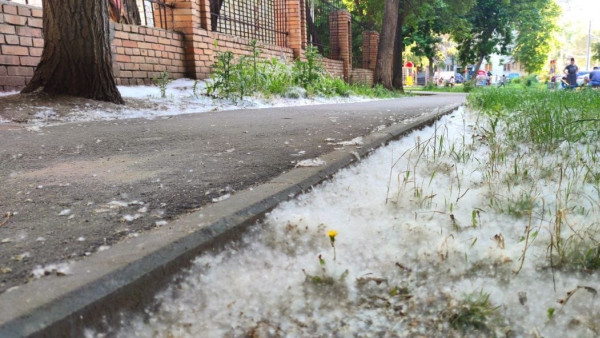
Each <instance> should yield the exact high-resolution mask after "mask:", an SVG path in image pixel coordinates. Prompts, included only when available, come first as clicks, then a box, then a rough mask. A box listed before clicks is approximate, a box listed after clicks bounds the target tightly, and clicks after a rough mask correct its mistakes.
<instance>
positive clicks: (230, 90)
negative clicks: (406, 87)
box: [194, 42, 402, 101]
mask: <svg viewBox="0 0 600 338" xmlns="http://www.w3.org/2000/svg"><path fill="white" fill-rule="evenodd" d="M251 46H252V53H251V54H250V55H249V56H242V57H240V58H238V59H237V60H236V59H235V57H234V55H233V53H232V52H224V53H220V54H219V55H218V57H217V63H216V64H215V66H214V67H213V73H212V77H211V79H212V81H211V82H209V83H207V94H208V95H210V96H213V97H217V98H226V99H230V100H234V101H235V100H238V99H243V98H244V97H246V96H248V95H251V94H253V93H262V94H263V95H264V96H267V97H269V96H272V95H279V96H285V97H290V98H300V97H304V96H306V95H307V94H308V95H321V96H327V97H330V96H342V97H345V96H350V95H362V96H368V97H377V98H391V97H399V96H402V94H401V93H400V92H392V91H389V90H387V89H385V88H383V86H381V85H378V86H375V87H374V88H371V87H368V86H364V85H358V84H355V85H349V84H347V83H346V82H344V80H342V79H340V78H336V77H332V76H329V75H328V74H326V72H325V69H324V67H323V65H322V64H321V61H320V55H319V54H318V51H317V50H316V49H315V48H313V47H309V48H307V50H306V58H305V60H297V61H295V63H294V64H293V65H291V66H290V65H288V64H285V63H283V62H280V61H278V59H277V58H272V59H270V60H262V59H260V54H261V51H260V49H259V48H258V46H257V45H256V42H253V43H252V45H251ZM195 87H196V86H195ZM194 93H196V89H195V90H194Z"/></svg>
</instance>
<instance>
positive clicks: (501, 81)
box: [499, 74, 506, 87]
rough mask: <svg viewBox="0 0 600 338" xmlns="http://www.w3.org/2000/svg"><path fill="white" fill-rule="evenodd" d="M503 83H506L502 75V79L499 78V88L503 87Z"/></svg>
mask: <svg viewBox="0 0 600 338" xmlns="http://www.w3.org/2000/svg"><path fill="white" fill-rule="evenodd" d="M505 83H506V75H504V74H502V77H501V78H500V86H499V87H504V84H505Z"/></svg>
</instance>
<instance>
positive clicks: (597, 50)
mask: <svg viewBox="0 0 600 338" xmlns="http://www.w3.org/2000/svg"><path fill="white" fill-rule="evenodd" d="M592 59H594V60H596V61H600V42H596V43H593V44H592Z"/></svg>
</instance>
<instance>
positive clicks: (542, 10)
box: [513, 0, 560, 73]
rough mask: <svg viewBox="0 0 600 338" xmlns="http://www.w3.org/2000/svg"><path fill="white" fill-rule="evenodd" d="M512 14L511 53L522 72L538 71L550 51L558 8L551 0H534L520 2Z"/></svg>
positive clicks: (556, 27)
mask: <svg viewBox="0 0 600 338" xmlns="http://www.w3.org/2000/svg"><path fill="white" fill-rule="evenodd" d="M516 14H517V16H516V18H517V23H516V29H517V30H518V34H517V38H516V41H515V47H514V50H513V56H514V58H515V60H516V61H518V62H520V63H521V64H522V65H523V67H525V71H526V72H528V73H537V72H540V71H541V70H542V68H543V67H544V65H545V63H546V60H547V59H548V54H549V53H550V49H551V42H552V35H553V34H554V32H556V31H557V30H558V26H557V24H556V21H557V19H558V16H559V14H560V8H559V6H558V5H557V4H556V3H555V2H554V1H547V0H534V1H528V2H524V3H520V4H519V5H518V8H517V12H516Z"/></svg>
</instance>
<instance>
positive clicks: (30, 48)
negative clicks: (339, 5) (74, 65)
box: [0, 0, 351, 91]
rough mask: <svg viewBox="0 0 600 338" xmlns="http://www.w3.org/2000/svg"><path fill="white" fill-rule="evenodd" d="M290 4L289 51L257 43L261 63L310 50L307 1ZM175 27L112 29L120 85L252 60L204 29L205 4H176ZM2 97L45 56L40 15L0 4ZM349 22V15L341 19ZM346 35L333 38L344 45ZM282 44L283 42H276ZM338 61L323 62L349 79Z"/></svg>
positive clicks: (192, 0)
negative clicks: (226, 55) (224, 59)
mask: <svg viewBox="0 0 600 338" xmlns="http://www.w3.org/2000/svg"><path fill="white" fill-rule="evenodd" d="M278 1H280V2H285V3H286V4H287V11H288V13H287V14H288V17H287V18H286V19H287V20H286V21H287V24H288V29H289V30H290V34H289V36H288V37H287V39H286V40H287V43H288V47H282V46H274V45H265V44H262V43H259V47H260V49H261V50H262V55H261V57H262V58H272V57H277V58H279V59H280V60H281V59H283V60H286V61H289V62H291V61H292V60H293V59H294V57H303V49H302V48H301V47H302V46H305V45H306V41H305V40H306V33H305V31H303V29H305V27H303V25H302V23H301V21H302V13H303V11H304V6H303V5H302V4H303V3H304V1H299V0H278ZM173 4H174V5H175V9H174V11H173V13H174V23H173V24H174V25H175V27H176V30H177V31H178V32H179V31H181V32H183V33H178V32H174V31H171V30H164V29H160V28H151V27H143V26H133V25H126V24H118V23H111V51H112V53H113V70H114V74H115V78H116V81H117V84H119V85H135V84H151V83H152V79H153V78H154V77H156V76H159V75H160V73H161V72H163V71H166V72H168V73H169V75H170V77H171V78H182V77H191V78H198V79H204V78H208V77H209V76H210V73H211V69H212V66H213V64H214V62H215V60H216V56H217V55H218V53H219V52H224V51H232V52H233V53H234V55H235V56H236V57H239V56H241V55H250V53H251V47H250V46H249V45H250V40H249V39H245V38H240V37H235V36H231V35H226V34H222V33H217V32H211V31H208V30H206V29H203V28H201V26H202V25H204V26H207V25H208V17H205V16H203V14H202V13H206V12H207V10H208V1H206V0H174V1H173ZM0 10H1V11H0V91H10V90H20V89H22V88H23V87H24V86H25V84H26V83H27V82H28V81H29V80H30V79H31V77H32V76H33V73H34V70H35V67H36V66H37V64H38V62H39V60H40V56H41V55H42V50H43V44H44V41H43V38H42V25H43V23H42V9H41V8H39V7H32V6H27V5H19V4H15V3H9V2H6V1H2V0H0ZM337 19H338V20H339V21H341V23H344V22H345V21H349V15H348V14H347V13H340V15H339V17H338V18H337ZM349 33H350V32H349V31H346V29H340V27H338V29H337V30H336V32H335V34H334V33H333V32H332V34H333V35H338V36H339V39H336V40H340V41H338V43H341V44H342V45H344V47H345V48H344V49H347V47H346V46H345V45H347V44H348V43H349V41H344V37H345V36H346V35H349ZM277 42H278V43H280V42H281V41H277ZM341 54H342V55H340V59H342V60H331V59H323V65H324V66H325V68H326V69H327V71H328V72H329V73H330V74H331V75H333V76H337V77H345V78H346V79H348V75H349V72H348V70H349V69H348V65H349V64H350V62H351V60H350V57H349V55H346V54H347V53H344V51H342V53H341Z"/></svg>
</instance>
